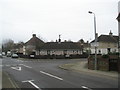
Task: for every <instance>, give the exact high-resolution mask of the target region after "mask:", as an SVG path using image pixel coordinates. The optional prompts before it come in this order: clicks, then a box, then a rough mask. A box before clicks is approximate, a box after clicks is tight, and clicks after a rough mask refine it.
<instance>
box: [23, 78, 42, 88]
mask: <svg viewBox="0 0 120 90" xmlns="http://www.w3.org/2000/svg"><path fill="white" fill-rule="evenodd" d="M32 81H34V80H26V81H22V82H29V83H30V84H31V85H33V86H34V87H35V88H37V89H38V90H41V89H40V88H39V87H38V86H37V85H35V84H34V83H33V82H32Z"/></svg>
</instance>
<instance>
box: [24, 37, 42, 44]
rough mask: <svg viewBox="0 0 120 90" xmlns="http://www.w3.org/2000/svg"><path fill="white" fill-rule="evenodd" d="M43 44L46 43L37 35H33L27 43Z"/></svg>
mask: <svg viewBox="0 0 120 90" xmlns="http://www.w3.org/2000/svg"><path fill="white" fill-rule="evenodd" d="M41 44H44V42H43V41H42V40H41V39H39V38H38V37H36V36H35V35H33V37H32V38H31V39H30V40H29V41H27V42H26V43H25V45H41Z"/></svg>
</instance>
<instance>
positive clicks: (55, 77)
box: [40, 71, 63, 80]
mask: <svg viewBox="0 0 120 90" xmlns="http://www.w3.org/2000/svg"><path fill="white" fill-rule="evenodd" d="M40 72H41V73H43V74H45V75H48V76H50V77H54V78H56V79H59V80H63V79H62V78H60V77H57V76H54V75H52V74H49V73H46V72H43V71H40Z"/></svg>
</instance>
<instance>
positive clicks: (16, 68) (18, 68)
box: [11, 67, 22, 71]
mask: <svg viewBox="0 0 120 90" xmlns="http://www.w3.org/2000/svg"><path fill="white" fill-rule="evenodd" d="M11 68H12V69H15V70H18V71H21V70H22V69H21V67H11Z"/></svg>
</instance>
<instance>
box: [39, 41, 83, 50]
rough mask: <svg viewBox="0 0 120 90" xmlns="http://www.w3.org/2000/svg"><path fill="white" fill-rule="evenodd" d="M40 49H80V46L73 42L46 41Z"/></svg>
mask: <svg viewBox="0 0 120 90" xmlns="http://www.w3.org/2000/svg"><path fill="white" fill-rule="evenodd" d="M41 49H81V47H80V46H79V45H77V44H76V43H74V42H60V43H59V42H47V43H45V44H44V45H43V47H41Z"/></svg>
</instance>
